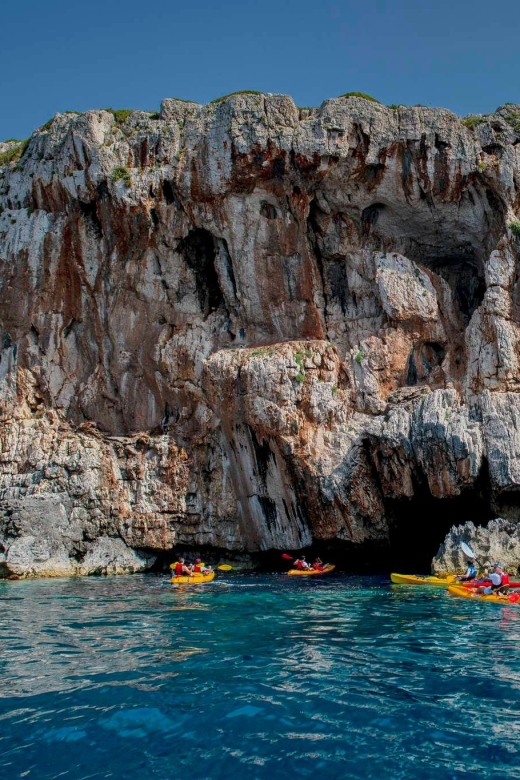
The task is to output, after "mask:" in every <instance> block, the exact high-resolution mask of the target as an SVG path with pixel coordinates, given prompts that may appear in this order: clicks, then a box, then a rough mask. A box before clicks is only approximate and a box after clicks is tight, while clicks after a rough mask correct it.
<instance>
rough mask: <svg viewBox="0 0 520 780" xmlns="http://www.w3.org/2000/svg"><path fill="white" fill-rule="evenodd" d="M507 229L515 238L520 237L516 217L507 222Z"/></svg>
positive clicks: (519, 228) (519, 224)
mask: <svg viewBox="0 0 520 780" xmlns="http://www.w3.org/2000/svg"><path fill="white" fill-rule="evenodd" d="M509 229H510V231H511V233H512V234H513V235H514V237H515V238H520V221H519V220H518V219H515V220H513V222H510V223H509Z"/></svg>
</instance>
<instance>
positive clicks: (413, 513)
mask: <svg viewBox="0 0 520 780" xmlns="http://www.w3.org/2000/svg"><path fill="white" fill-rule="evenodd" d="M488 484H489V482H488V481H486V480H482V479H480V480H479V481H478V483H477V484H476V486H475V487H474V488H471V489H468V490H465V491H463V492H462V493H461V494H460V495H459V496H454V497H452V498H434V497H433V496H432V494H431V493H430V491H429V488H428V486H427V485H425V484H423V485H419V486H417V487H416V489H415V491H414V496H413V498H410V499H406V498H404V499H387V500H386V502H385V508H386V513H387V517H388V525H389V551H388V563H389V568H390V569H391V570H392V571H397V572H402V573H413V574H429V573H430V572H431V562H432V558H433V557H434V556H435V555H436V553H437V551H438V549H439V547H440V545H441V544H442V542H443V541H444V538H445V536H446V534H447V533H448V531H449V530H450V528H451V527H452V526H454V525H455V526H458V525H463V524H464V523H466V522H468V521H469V520H471V521H472V522H473V523H474V524H475V525H485V524H486V523H487V522H488V521H489V520H491V519H492V518H493V517H494V513H493V511H492V507H491V500H490V495H489V493H488V490H487V485H488Z"/></svg>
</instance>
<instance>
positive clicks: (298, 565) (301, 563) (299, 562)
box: [296, 560, 303, 569]
mask: <svg viewBox="0 0 520 780" xmlns="http://www.w3.org/2000/svg"><path fill="white" fill-rule="evenodd" d="M296 568H297V569H303V561H300V560H298V561H296Z"/></svg>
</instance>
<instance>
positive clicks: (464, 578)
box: [455, 563, 478, 582]
mask: <svg viewBox="0 0 520 780" xmlns="http://www.w3.org/2000/svg"><path fill="white" fill-rule="evenodd" d="M477 574H478V569H477V567H476V566H475V564H473V563H469V564H468V568H467V569H466V571H465V572H464V574H459V575H457V577H455V579H456V580H459V582H469V580H474V579H475V577H476V576H477Z"/></svg>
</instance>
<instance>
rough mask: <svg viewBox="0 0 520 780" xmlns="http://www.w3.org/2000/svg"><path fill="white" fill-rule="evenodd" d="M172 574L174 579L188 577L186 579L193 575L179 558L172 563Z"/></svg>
mask: <svg viewBox="0 0 520 780" xmlns="http://www.w3.org/2000/svg"><path fill="white" fill-rule="evenodd" d="M172 569H173V573H174V574H175V576H176V577H183V576H185V575H188V577H191V576H192V575H193V572H192V570H191V567H190V566H186V564H185V562H184V558H179V560H178V561H177V563H174V564H173V566H172Z"/></svg>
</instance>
